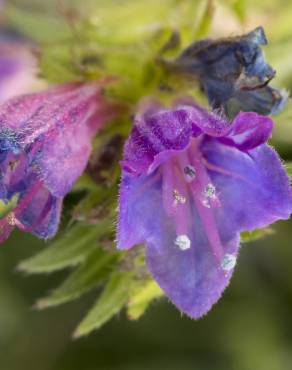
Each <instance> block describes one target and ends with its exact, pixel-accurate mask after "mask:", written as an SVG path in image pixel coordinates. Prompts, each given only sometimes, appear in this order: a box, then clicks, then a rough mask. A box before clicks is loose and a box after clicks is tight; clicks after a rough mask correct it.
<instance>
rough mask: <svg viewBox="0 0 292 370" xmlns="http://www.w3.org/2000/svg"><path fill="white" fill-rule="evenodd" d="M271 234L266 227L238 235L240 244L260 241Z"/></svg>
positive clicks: (269, 229) (271, 231)
mask: <svg viewBox="0 0 292 370" xmlns="http://www.w3.org/2000/svg"><path fill="white" fill-rule="evenodd" d="M271 234H273V230H272V229H271V228H270V227H266V228H265V229H256V230H253V231H244V232H242V233H241V234H240V240H241V243H248V242H252V241H255V240H258V239H262V238H264V237H266V236H268V235H271Z"/></svg>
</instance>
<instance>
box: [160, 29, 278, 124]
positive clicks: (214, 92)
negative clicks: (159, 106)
mask: <svg viewBox="0 0 292 370" xmlns="http://www.w3.org/2000/svg"><path fill="white" fill-rule="evenodd" d="M266 44H267V39H266V36H265V32H264V30H263V28H262V27H257V28H256V29H255V30H253V31H251V32H249V33H247V34H245V35H242V36H235V37H230V38H222V39H218V40H211V39H205V40H200V41H198V42H195V43H193V44H191V45H190V46H189V47H188V48H186V49H185V50H184V51H183V52H182V53H181V55H179V56H178V58H176V59H175V60H174V61H172V62H169V63H167V66H168V68H169V70H170V71H171V72H175V73H180V74H183V75H185V76H186V77H188V76H189V77H190V76H195V77H196V78H197V79H198V80H199V83H200V86H201V88H202V90H203V92H204V93H205V94H206V96H207V97H208V100H209V103H210V105H211V106H212V108H216V109H221V108H224V107H226V106H228V105H229V103H228V102H229V100H230V99H233V100H234V101H237V100H238V99H240V102H239V103H240V104H238V105H239V106H240V108H241V110H244V111H247V110H249V109H248V108H250V107H253V109H252V110H253V111H256V112H258V113H262V114H267V115H268V114H271V113H273V112H274V111H275V109H276V107H278V108H279V107H282V106H283V101H284V100H285V99H284V98H282V96H281V94H280V93H279V92H278V91H277V90H273V89H263V88H264V87H265V86H267V85H268V83H269V82H270V81H271V80H272V79H273V77H274V76H275V70H274V69H273V68H272V67H271V66H270V65H269V64H268V63H267V62H266V60H265V57H264V54H263V52H262V50H261V48H260V45H266ZM258 89H260V92H257V90H258ZM275 91H277V93H274V92H275ZM275 94H276V95H277V97H276V98H275V96H274V95H275ZM279 94H280V95H279ZM252 99H255V102H254V103H252ZM245 100H246V105H245ZM279 102H281V103H279ZM233 105H234V104H233ZM228 112H229V109H227V113H228ZM263 112H264V113H263ZM235 113H238V112H235ZM230 118H232V117H231V116H230Z"/></svg>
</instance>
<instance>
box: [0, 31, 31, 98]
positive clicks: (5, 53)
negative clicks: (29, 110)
mask: <svg viewBox="0 0 292 370" xmlns="http://www.w3.org/2000/svg"><path fill="white" fill-rule="evenodd" d="M15 37H16V36H13V35H11V34H7V33H4V32H3V31H1V30H0V101H4V100H6V99H9V98H11V97H13V96H16V95H20V94H24V93H26V92H28V91H29V89H30V88H31V85H32V84H33V83H35V82H36V77H35V70H36V61H35V59H34V58H33V56H32V53H31V52H30V48H29V45H28V44H27V43H25V42H23V41H21V40H17V39H15Z"/></svg>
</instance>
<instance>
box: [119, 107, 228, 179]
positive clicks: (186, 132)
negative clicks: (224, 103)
mask: <svg viewBox="0 0 292 370" xmlns="http://www.w3.org/2000/svg"><path fill="white" fill-rule="evenodd" d="M228 130H229V124H228V122H227V121H226V120H224V119H222V118H221V117H219V116H217V115H216V114H215V113H212V112H208V111H205V110H204V109H202V108H200V107H198V106H197V105H196V104H195V103H192V104H189V105H186V104H185V105H181V106H177V107H176V108H175V109H174V110H171V109H169V110H167V109H161V110H160V111H157V112H155V113H154V114H152V115H151V114H144V116H139V115H138V116H137V117H136V119H135V125H134V127H133V129H132V132H131V134H130V137H129V139H128V141H127V143H126V145H125V150H124V160H123V161H122V162H121V165H122V167H123V168H124V169H125V170H127V171H128V172H131V173H133V174H141V173H146V172H147V171H148V169H149V166H150V165H151V164H152V162H153V160H154V158H155V156H156V155H157V154H159V153H162V152H164V151H167V150H172V151H178V150H182V149H184V148H185V147H186V146H187V145H188V144H189V141H190V139H191V138H192V137H196V136H198V135H200V134H202V133H206V134H208V135H211V136H215V137H217V136H218V137H219V136H222V135H225V134H226V132H227V131H228Z"/></svg>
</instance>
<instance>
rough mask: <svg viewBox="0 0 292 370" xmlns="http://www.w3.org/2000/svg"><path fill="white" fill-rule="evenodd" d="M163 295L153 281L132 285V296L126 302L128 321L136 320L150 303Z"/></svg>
mask: <svg viewBox="0 0 292 370" xmlns="http://www.w3.org/2000/svg"><path fill="white" fill-rule="evenodd" d="M163 295H164V293H163V291H162V289H161V288H160V287H159V285H158V284H157V283H156V282H155V281H154V280H150V281H147V282H146V283H145V282H139V283H138V284H136V285H134V289H133V294H132V295H131V298H130V300H129V302H128V309H127V314H128V317H129V319H131V320H137V319H139V318H140V316H142V315H143V314H144V312H145V311H146V309H147V308H148V307H149V305H150V303H151V302H152V301H153V300H154V299H156V298H160V297H162V296H163Z"/></svg>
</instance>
